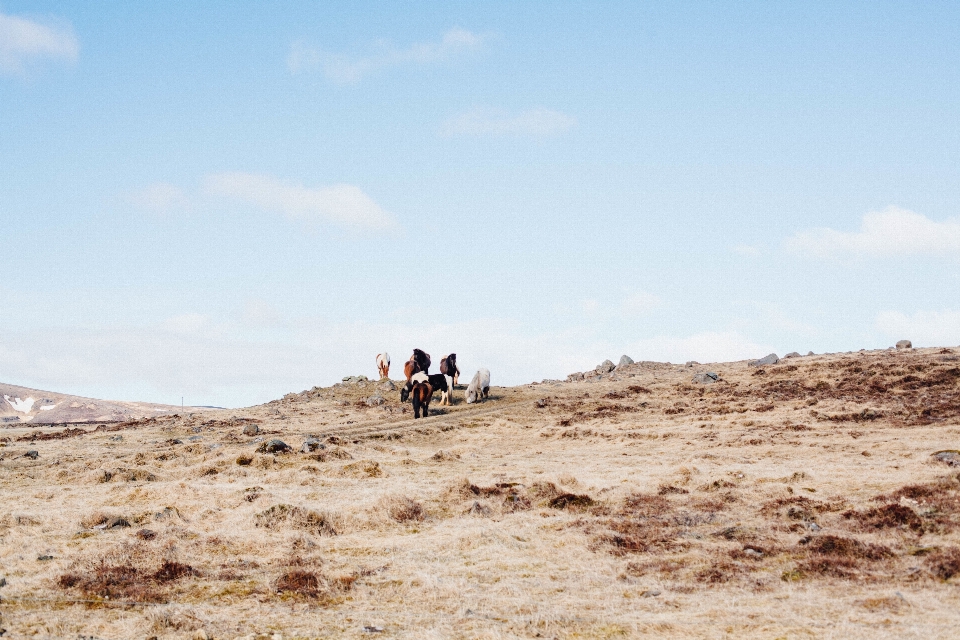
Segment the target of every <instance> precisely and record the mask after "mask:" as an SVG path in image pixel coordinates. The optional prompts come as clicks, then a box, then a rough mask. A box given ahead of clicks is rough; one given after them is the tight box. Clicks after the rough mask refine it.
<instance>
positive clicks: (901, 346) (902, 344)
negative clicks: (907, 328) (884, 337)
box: [897, 340, 913, 349]
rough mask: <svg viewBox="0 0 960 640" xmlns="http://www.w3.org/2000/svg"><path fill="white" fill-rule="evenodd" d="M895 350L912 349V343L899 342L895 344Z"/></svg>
mask: <svg viewBox="0 0 960 640" xmlns="http://www.w3.org/2000/svg"><path fill="white" fill-rule="evenodd" d="M897 349H913V343H912V342H910V341H909V340H901V341H900V342H898V343H897Z"/></svg>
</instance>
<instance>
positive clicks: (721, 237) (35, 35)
mask: <svg viewBox="0 0 960 640" xmlns="http://www.w3.org/2000/svg"><path fill="white" fill-rule="evenodd" d="M957 33H960V4H958V3H952V2H844V3H836V2H823V3H820V2H810V1H802V2H778V3H770V2H741V3H729V2H693V3H683V2H659V3H657V2H592V3H575V2H550V3H538V2H533V1H531V2H523V3H517V2H504V3H496V2H483V3H479V2H436V3H428V2H421V3H399V2H390V3H387V2H384V3H369V2H357V1H351V2H343V3H338V2H316V3H308V2H271V3H263V2H256V3H255V2H237V1H231V2H215V1H211V0H208V1H204V2H178V3H117V2H95V1H84V2H13V1H10V0H0V224H2V229H3V233H4V238H3V243H2V247H3V250H2V251H0V303H2V307H0V381H3V382H6V383H11V384H18V385H22V386H28V387H34V388H39V389H48V390H53V391H58V392H62V393H74V394H78V395H84V396H90V397H99V398H109V399H122V400H145V401H152V402H162V403H171V404H177V403H179V402H180V401H181V398H183V399H184V402H186V403H187V404H194V405H216V406H227V407H239V406H248V405H252V404H256V403H260V402H265V401H268V400H271V399H274V398H277V397H280V396H282V395H283V394H285V393H288V392H291V391H300V390H302V389H308V388H311V387H313V386H314V385H323V386H326V385H330V384H332V383H333V382H336V381H339V380H340V379H341V378H342V377H343V376H347V375H356V374H365V375H367V376H370V377H374V376H375V374H376V364H375V356H376V354H377V353H380V352H382V351H387V352H388V353H390V354H391V357H392V360H393V366H394V371H395V373H394V377H397V375H398V374H397V373H396V372H397V371H400V370H401V368H402V363H403V361H404V360H405V359H406V358H407V357H408V356H409V354H410V352H411V351H412V349H413V348H414V347H418V348H422V349H424V350H426V351H427V352H428V353H430V354H432V355H433V356H434V358H435V360H438V359H439V357H440V356H442V355H445V354H447V353H450V352H455V353H457V354H458V361H459V363H460V368H461V370H462V371H463V372H464V374H463V375H464V377H466V378H467V379H468V380H469V377H470V376H472V374H473V372H474V371H475V370H476V369H477V368H479V367H481V366H485V367H487V368H489V369H490V370H491V372H492V378H493V383H494V384H519V383H524V382H529V381H534V380H540V379H544V378H563V377H565V376H566V375H567V374H568V373H571V372H574V371H582V370H585V369H589V368H593V367H594V366H596V364H598V363H599V362H601V361H602V360H604V359H606V358H609V359H611V360H613V361H614V362H616V361H617V360H618V359H619V357H620V355H621V354H627V355H629V356H631V357H632V358H634V359H635V360H660V361H671V362H685V361H687V360H696V361H699V362H704V363H708V362H715V361H729V360H737V359H745V358H756V357H760V356H763V355H766V354H767V353H770V352H776V353H779V354H780V355H783V354H784V353H786V352H789V351H798V352H801V353H806V352H808V351H814V352H817V353H821V352H835V351H854V350H859V349H862V348H866V349H876V348H886V347H889V346H891V345H892V344H893V343H894V342H896V341H897V340H900V339H909V340H912V341H913V344H914V346H944V345H958V344H960V210H958V203H960V38H957V37H956V34H957Z"/></svg>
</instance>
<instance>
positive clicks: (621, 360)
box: [617, 355, 633, 367]
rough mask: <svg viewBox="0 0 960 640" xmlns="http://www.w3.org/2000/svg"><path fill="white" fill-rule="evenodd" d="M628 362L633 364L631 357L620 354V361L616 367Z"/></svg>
mask: <svg viewBox="0 0 960 640" xmlns="http://www.w3.org/2000/svg"><path fill="white" fill-rule="evenodd" d="M628 364H633V358H631V357H630V356H628V355H622V356H620V363H619V364H617V366H618V367H623V366H626V365H628Z"/></svg>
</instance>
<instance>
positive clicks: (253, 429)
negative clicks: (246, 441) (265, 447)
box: [243, 424, 260, 436]
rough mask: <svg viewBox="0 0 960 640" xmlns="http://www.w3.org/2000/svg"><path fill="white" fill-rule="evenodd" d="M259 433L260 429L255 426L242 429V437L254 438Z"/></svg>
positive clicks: (249, 425)
mask: <svg viewBox="0 0 960 640" xmlns="http://www.w3.org/2000/svg"><path fill="white" fill-rule="evenodd" d="M258 433H260V427H259V426H257V425H255V424H248V425H246V426H244V427H243V435H245V436H255V435H257V434H258Z"/></svg>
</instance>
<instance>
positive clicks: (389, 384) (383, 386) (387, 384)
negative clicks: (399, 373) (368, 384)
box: [377, 380, 397, 391]
mask: <svg viewBox="0 0 960 640" xmlns="http://www.w3.org/2000/svg"><path fill="white" fill-rule="evenodd" d="M377 388H378V389H380V390H381V391H396V390H397V385H395V384H393V381H391V380H384V381H383V382H381V383H380V385H379V386H378V387H377Z"/></svg>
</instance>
